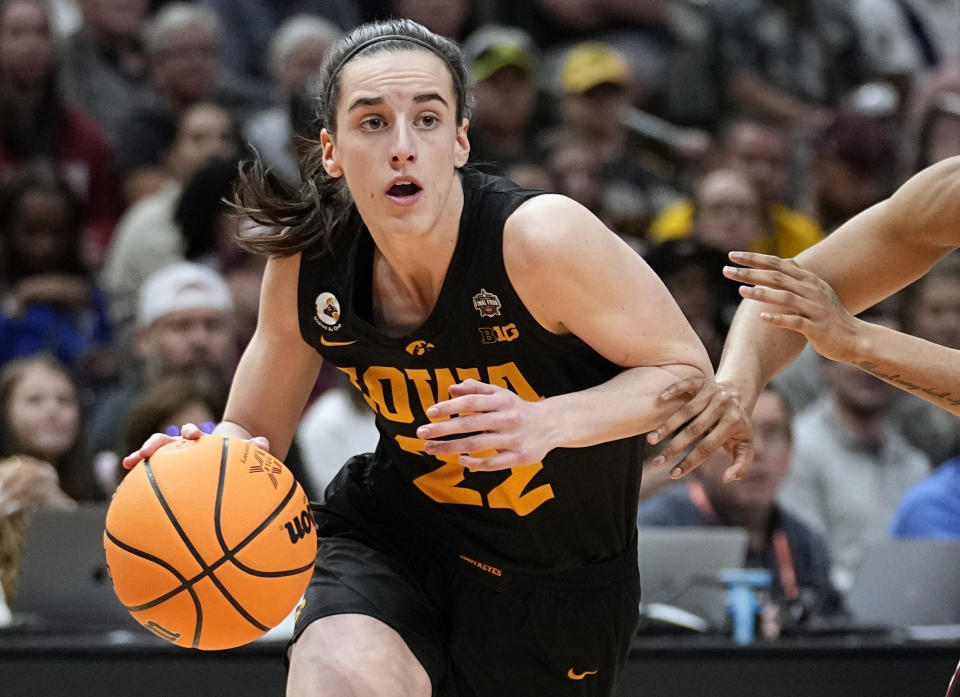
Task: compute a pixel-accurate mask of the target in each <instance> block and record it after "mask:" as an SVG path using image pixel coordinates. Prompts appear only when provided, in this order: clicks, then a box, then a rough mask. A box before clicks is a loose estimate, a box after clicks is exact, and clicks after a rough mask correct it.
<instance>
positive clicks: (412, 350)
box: [405, 340, 436, 356]
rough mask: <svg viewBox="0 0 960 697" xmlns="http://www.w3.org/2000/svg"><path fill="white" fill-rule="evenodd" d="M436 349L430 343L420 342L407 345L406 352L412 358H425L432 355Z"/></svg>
mask: <svg viewBox="0 0 960 697" xmlns="http://www.w3.org/2000/svg"><path fill="white" fill-rule="evenodd" d="M435 348H436V346H434V345H433V344H431V343H430V342H429V341H422V340H420V341H411V342H410V343H409V344H407V347H406V349H405V350H406V352H407V353H409V354H410V355H411V356H423V355H425V354H428V353H430V352H431V351H433V349H435Z"/></svg>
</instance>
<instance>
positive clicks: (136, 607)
mask: <svg viewBox="0 0 960 697" xmlns="http://www.w3.org/2000/svg"><path fill="white" fill-rule="evenodd" d="M104 532H105V533H106V534H107V538H108V539H109V540H110V541H111V542H113V544H115V545H116V546H117V547H119V548H120V549H122V550H124V551H125V552H128V553H130V554H132V555H134V556H135V557H141V558H142V559H146V560H147V561H152V562H153V563H155V564H158V565H160V566H162V567H163V568H165V569H166V570H167V571H169V572H170V573H171V574H173V575H174V576H175V577H176V578H177V580H179V581H180V583H181V584H182V585H181V586H180V587H178V588H175V589H173V590H172V591H169V592H167V593H165V594H163V595H161V596H160V597H159V598H154V599H153V600H151V601H150V602H147V603H143V604H141V605H127V604H126V603H124V607H125V608H127V610H129V611H130V612H136V611H140V610H149V609H150V608H152V607H156V606H157V605H160V604H161V603H163V602H165V601H167V600H169V599H170V598H172V597H173V596H175V595H177V594H178V593H180V591H183V590H185V591H187V592H188V593H189V594H190V597H191V598H193V604H194V605H195V606H196V609H197V613H198V614H200V613H201V612H202V607H201V605H200V598H199V597H198V596H197V593H196V591H194V590H193V585H192V583H191V582H190V581H189V580H187V577H186V576H184V575H183V574H181V573H180V572H179V571H177V569H176V567H174V566H173V565H172V564H169V563H168V562H166V561H164V560H163V559H161V558H160V557H155V556H154V555H152V554H149V553H148V552H144V551H143V550H140V549H137V548H136V547H133V546H131V545H129V544H127V543H126V542H123V541H121V540H119V539H118V538H117V537H116V536H115V535H114V534H113V533H111V532H110V531H109V530H107V529H104Z"/></svg>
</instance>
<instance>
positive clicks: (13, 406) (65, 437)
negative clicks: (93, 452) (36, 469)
mask: <svg viewBox="0 0 960 697" xmlns="http://www.w3.org/2000/svg"><path fill="white" fill-rule="evenodd" d="M8 419H9V421H10V427H11V430H12V431H13V432H14V433H15V434H16V436H17V440H18V441H19V442H20V444H21V446H22V447H23V448H24V449H25V450H26V451H27V452H28V453H29V454H31V455H34V456H36V457H41V458H44V459H50V460H54V459H56V458H58V457H60V456H61V455H63V454H64V453H66V452H67V451H68V450H69V449H70V447H71V446H72V445H73V443H74V442H75V441H76V439H77V435H78V432H79V428H80V410H79V409H78V407H77V396H76V393H75V392H74V389H73V385H72V384H70V381H69V380H68V379H67V378H66V377H65V376H64V375H63V374H61V373H60V372H59V371H56V370H53V369H52V368H50V367H49V366H46V365H43V364H38V365H34V366H32V367H30V368H28V369H27V370H26V372H25V373H24V374H23V377H22V378H21V379H20V381H19V382H18V383H17V385H16V386H15V387H14V388H13V391H12V392H11V395H10V404H9V407H8Z"/></svg>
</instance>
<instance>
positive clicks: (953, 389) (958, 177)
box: [649, 157, 960, 479]
mask: <svg viewBox="0 0 960 697" xmlns="http://www.w3.org/2000/svg"><path fill="white" fill-rule="evenodd" d="M958 246H960V157H953V158H949V159H946V160H943V161H942V162H940V163H938V164H935V165H933V166H931V167H928V168H927V169H925V170H923V171H921V172H919V173H917V174H916V175H914V176H913V177H912V178H911V179H910V180H908V181H907V182H905V183H904V184H903V185H902V186H901V187H900V188H899V189H898V190H897V191H896V192H895V193H894V194H893V195H892V196H891V197H890V198H889V199H887V200H886V201H883V202H881V203H878V204H877V205H875V206H873V207H872V208H869V209H868V210H866V211H864V212H863V213H861V214H859V215H857V216H855V217H854V218H852V219H851V220H849V221H848V222H847V223H846V224H844V225H843V226H841V227H840V228H839V229H838V230H836V231H835V232H834V233H832V234H831V235H830V236H829V237H828V238H826V239H825V240H823V241H822V242H819V243H817V244H816V245H814V246H813V247H810V248H809V249H807V250H806V251H804V252H803V253H801V254H799V255H798V256H797V258H796V260H792V259H780V258H778V257H773V256H766V255H762V254H749V253H743V252H737V253H732V254H731V259H732V260H733V261H735V262H738V263H740V264H742V265H743V266H747V267H752V268H739V267H733V266H730V267H727V268H726V269H725V271H724V275H726V276H727V277H728V278H731V279H733V280H735V281H741V282H742V283H745V284H749V285H747V286H744V287H742V288H741V291H740V292H741V294H742V295H743V296H744V297H745V298H746V300H744V301H743V302H742V303H741V306H740V308H739V309H738V311H737V314H736V316H735V318H734V322H733V325H732V327H731V329H730V333H729V335H728V337H727V342H726V345H725V347H724V351H723V357H722V358H721V361H720V367H719V369H718V370H717V377H716V380H712V379H702V378H697V379H694V380H683V381H680V382H679V383H678V384H676V385H674V386H672V387H671V388H669V389H668V390H666V391H665V392H664V394H665V395H666V396H667V397H668V398H671V399H673V398H675V397H676V394H677V392H683V393H689V394H694V395H695V396H694V398H693V399H691V400H690V401H689V402H687V403H686V404H684V405H683V406H682V407H681V408H680V409H679V410H678V411H677V412H676V413H675V414H674V415H672V416H671V417H670V418H669V419H667V420H666V421H665V422H664V424H663V425H662V426H660V427H659V428H658V429H656V430H655V431H654V432H653V433H651V434H650V436H649V439H650V440H651V442H656V441H657V440H662V439H663V438H664V437H665V436H666V435H667V434H669V433H672V432H673V431H675V430H676V429H678V428H679V427H680V426H681V425H682V424H684V423H686V422H687V421H690V423H689V424H688V425H687V426H686V427H685V428H684V429H683V430H682V431H680V432H679V433H677V434H676V435H675V436H674V437H673V438H672V439H671V441H670V442H669V443H668V444H667V445H665V446H664V448H663V450H662V451H661V452H660V454H659V456H658V461H657V463H656V464H666V463H668V462H671V461H672V460H673V459H674V458H676V457H677V456H678V455H679V454H680V453H681V452H682V451H683V450H685V449H686V448H688V447H689V446H690V445H691V444H693V443H695V442H697V441H698V440H699V442H697V444H696V446H695V447H694V448H693V449H692V450H691V451H690V452H689V453H688V454H687V455H686V456H685V457H684V458H683V460H682V461H680V462H679V463H678V464H677V465H676V466H675V467H674V469H673V470H672V474H671V476H674V477H681V476H683V475H684V474H685V473H687V472H689V471H690V470H692V469H694V468H696V467H697V466H699V465H700V463H702V462H703V461H704V460H705V459H706V458H707V457H708V456H709V455H710V453H712V452H714V451H715V450H717V449H718V448H720V447H725V448H727V449H728V450H729V451H731V452H733V453H735V454H736V461H735V462H734V464H733V465H732V466H731V468H730V469H729V470H728V472H727V475H728V478H730V479H733V478H736V477H737V476H738V474H740V473H742V472H743V471H744V468H745V467H747V466H748V465H749V462H750V457H751V450H750V426H749V420H748V419H747V418H746V416H745V415H746V414H749V413H750V412H751V410H752V409H753V404H754V402H755V401H756V398H757V395H758V394H759V393H760V391H761V390H762V389H763V387H764V385H766V384H767V382H769V381H770V380H771V379H772V378H773V377H774V376H775V375H776V374H777V373H779V372H780V371H781V370H782V369H783V368H785V367H786V366H787V365H789V364H790V362H792V361H793V360H794V359H795V358H796V357H797V355H798V354H799V353H800V351H801V350H802V348H803V346H804V343H805V341H806V340H809V341H810V342H811V344H812V345H813V347H814V348H815V349H816V350H817V351H818V352H820V353H821V354H823V355H824V356H826V357H827V358H831V359H833V360H838V361H845V362H848V363H851V364H853V365H855V366H857V367H859V368H862V369H863V370H865V371H867V372H868V373H870V374H872V375H875V376H877V377H878V378H881V379H883V380H885V381H886V382H889V383H890V384H892V385H895V386H896V387H899V388H901V389H904V390H907V391H908V392H911V393H913V394H915V395H917V396H918V397H922V398H923V399H925V400H927V401H928V402H931V403H933V404H936V405H938V406H941V407H943V408H944V409H947V410H948V411H950V412H952V413H954V414H960V371H958V370H957V366H958V365H960V351H956V350H954V349H951V348H947V347H945V346H938V345H937V344H933V343H930V342H928V341H924V340H923V339H919V338H917V337H913V336H909V335H906V334H901V333H898V332H895V331H892V330H890V329H886V328H884V327H879V326H877V325H873V324H869V323H866V322H863V321H860V320H858V319H856V318H855V317H853V316H852V314H856V313H858V312H860V311H862V310H864V309H866V308H867V307H869V306H871V305H873V304H874V303H877V302H879V301H880V300H882V299H883V298H886V297H888V296H889V295H892V294H893V293H895V292H896V291H898V290H900V289H901V288H903V287H904V286H906V285H907V284H909V283H911V282H912V281H915V280H916V279H918V278H919V277H920V276H922V275H923V274H924V273H925V272H926V271H927V270H928V269H929V268H930V267H931V266H932V265H933V264H934V263H935V262H936V261H937V260H938V259H940V258H941V257H943V256H945V255H946V254H948V253H949V252H950V251H952V250H954V249H956V248H957V247H958ZM782 329H789V330H791V331H782ZM694 417H696V418H694ZM691 419H692V421H691ZM703 434H706V435H703ZM701 436H702V437H701ZM660 458H662V459H660Z"/></svg>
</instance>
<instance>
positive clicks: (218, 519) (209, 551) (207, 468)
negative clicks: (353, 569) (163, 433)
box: [103, 435, 317, 649]
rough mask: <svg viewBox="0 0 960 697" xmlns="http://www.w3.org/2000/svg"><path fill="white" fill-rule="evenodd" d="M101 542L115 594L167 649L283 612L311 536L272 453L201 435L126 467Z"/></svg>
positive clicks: (212, 638) (211, 639)
mask: <svg viewBox="0 0 960 697" xmlns="http://www.w3.org/2000/svg"><path fill="white" fill-rule="evenodd" d="M103 546H104V549H105V551H106V555H107V567H108V569H109V571H110V577H111V578H112V579H113V587H114V590H115V591H116V593H117V597H118V598H120V601H121V602H122V603H123V604H124V605H125V606H126V608H127V609H128V610H129V611H130V613H131V614H132V615H133V617H134V618H135V619H136V620H137V621H138V622H140V624H142V625H143V626H144V627H146V628H147V629H149V630H150V631H152V632H153V633H154V634H157V635H158V636H160V637H163V638H164V639H166V640H167V641H169V642H171V643H174V644H177V645H179V646H189V647H193V648H197V649H227V648H230V647H233V646H240V645H241V644H246V643H248V642H250V641H253V640H254V639H256V638H257V637H259V636H261V635H262V634H264V633H265V632H266V631H267V630H269V629H270V628H272V627H274V626H276V625H277V624H279V623H280V622H281V621H282V620H283V619H284V618H286V617H287V616H288V615H289V614H290V612H291V611H292V610H293V608H294V606H295V605H296V604H297V602H298V601H299V600H300V597H301V596H302V595H303V592H304V591H305V590H306V588H307V584H308V582H309V581H310V575H311V573H312V572H313V561H314V556H315V554H316V551H317V534H316V530H315V528H314V525H313V515H312V514H311V512H310V509H309V507H308V505H307V497H306V494H304V492H303V489H302V488H301V487H300V485H299V484H298V483H297V481H296V480H295V479H294V478H293V475H292V474H291V473H290V470H288V469H287V468H286V467H284V465H283V463H282V462H280V461H279V460H277V459H276V458H274V457H273V456H272V455H270V454H269V453H267V452H266V451H264V450H262V449H260V448H258V447H257V446H255V445H252V444H250V443H248V442H247V441H244V440H240V439H231V438H222V437H220V436H214V435H205V436H202V437H201V438H200V439H199V440H178V441H176V442H174V443H170V444H168V445H165V446H164V447H162V448H160V449H159V450H158V451H157V452H156V453H154V455H153V457H151V458H150V459H149V460H146V461H144V462H143V463H141V464H139V465H137V466H136V467H135V468H134V469H133V470H131V471H130V473H129V474H127V476H126V477H125V478H124V480H123V482H121V484H120V486H119V487H118V488H117V491H116V493H115V494H114V496H113V501H112V502H111V503H110V508H109V510H108V511H107V521H106V529H105V530H104V534H103Z"/></svg>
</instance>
